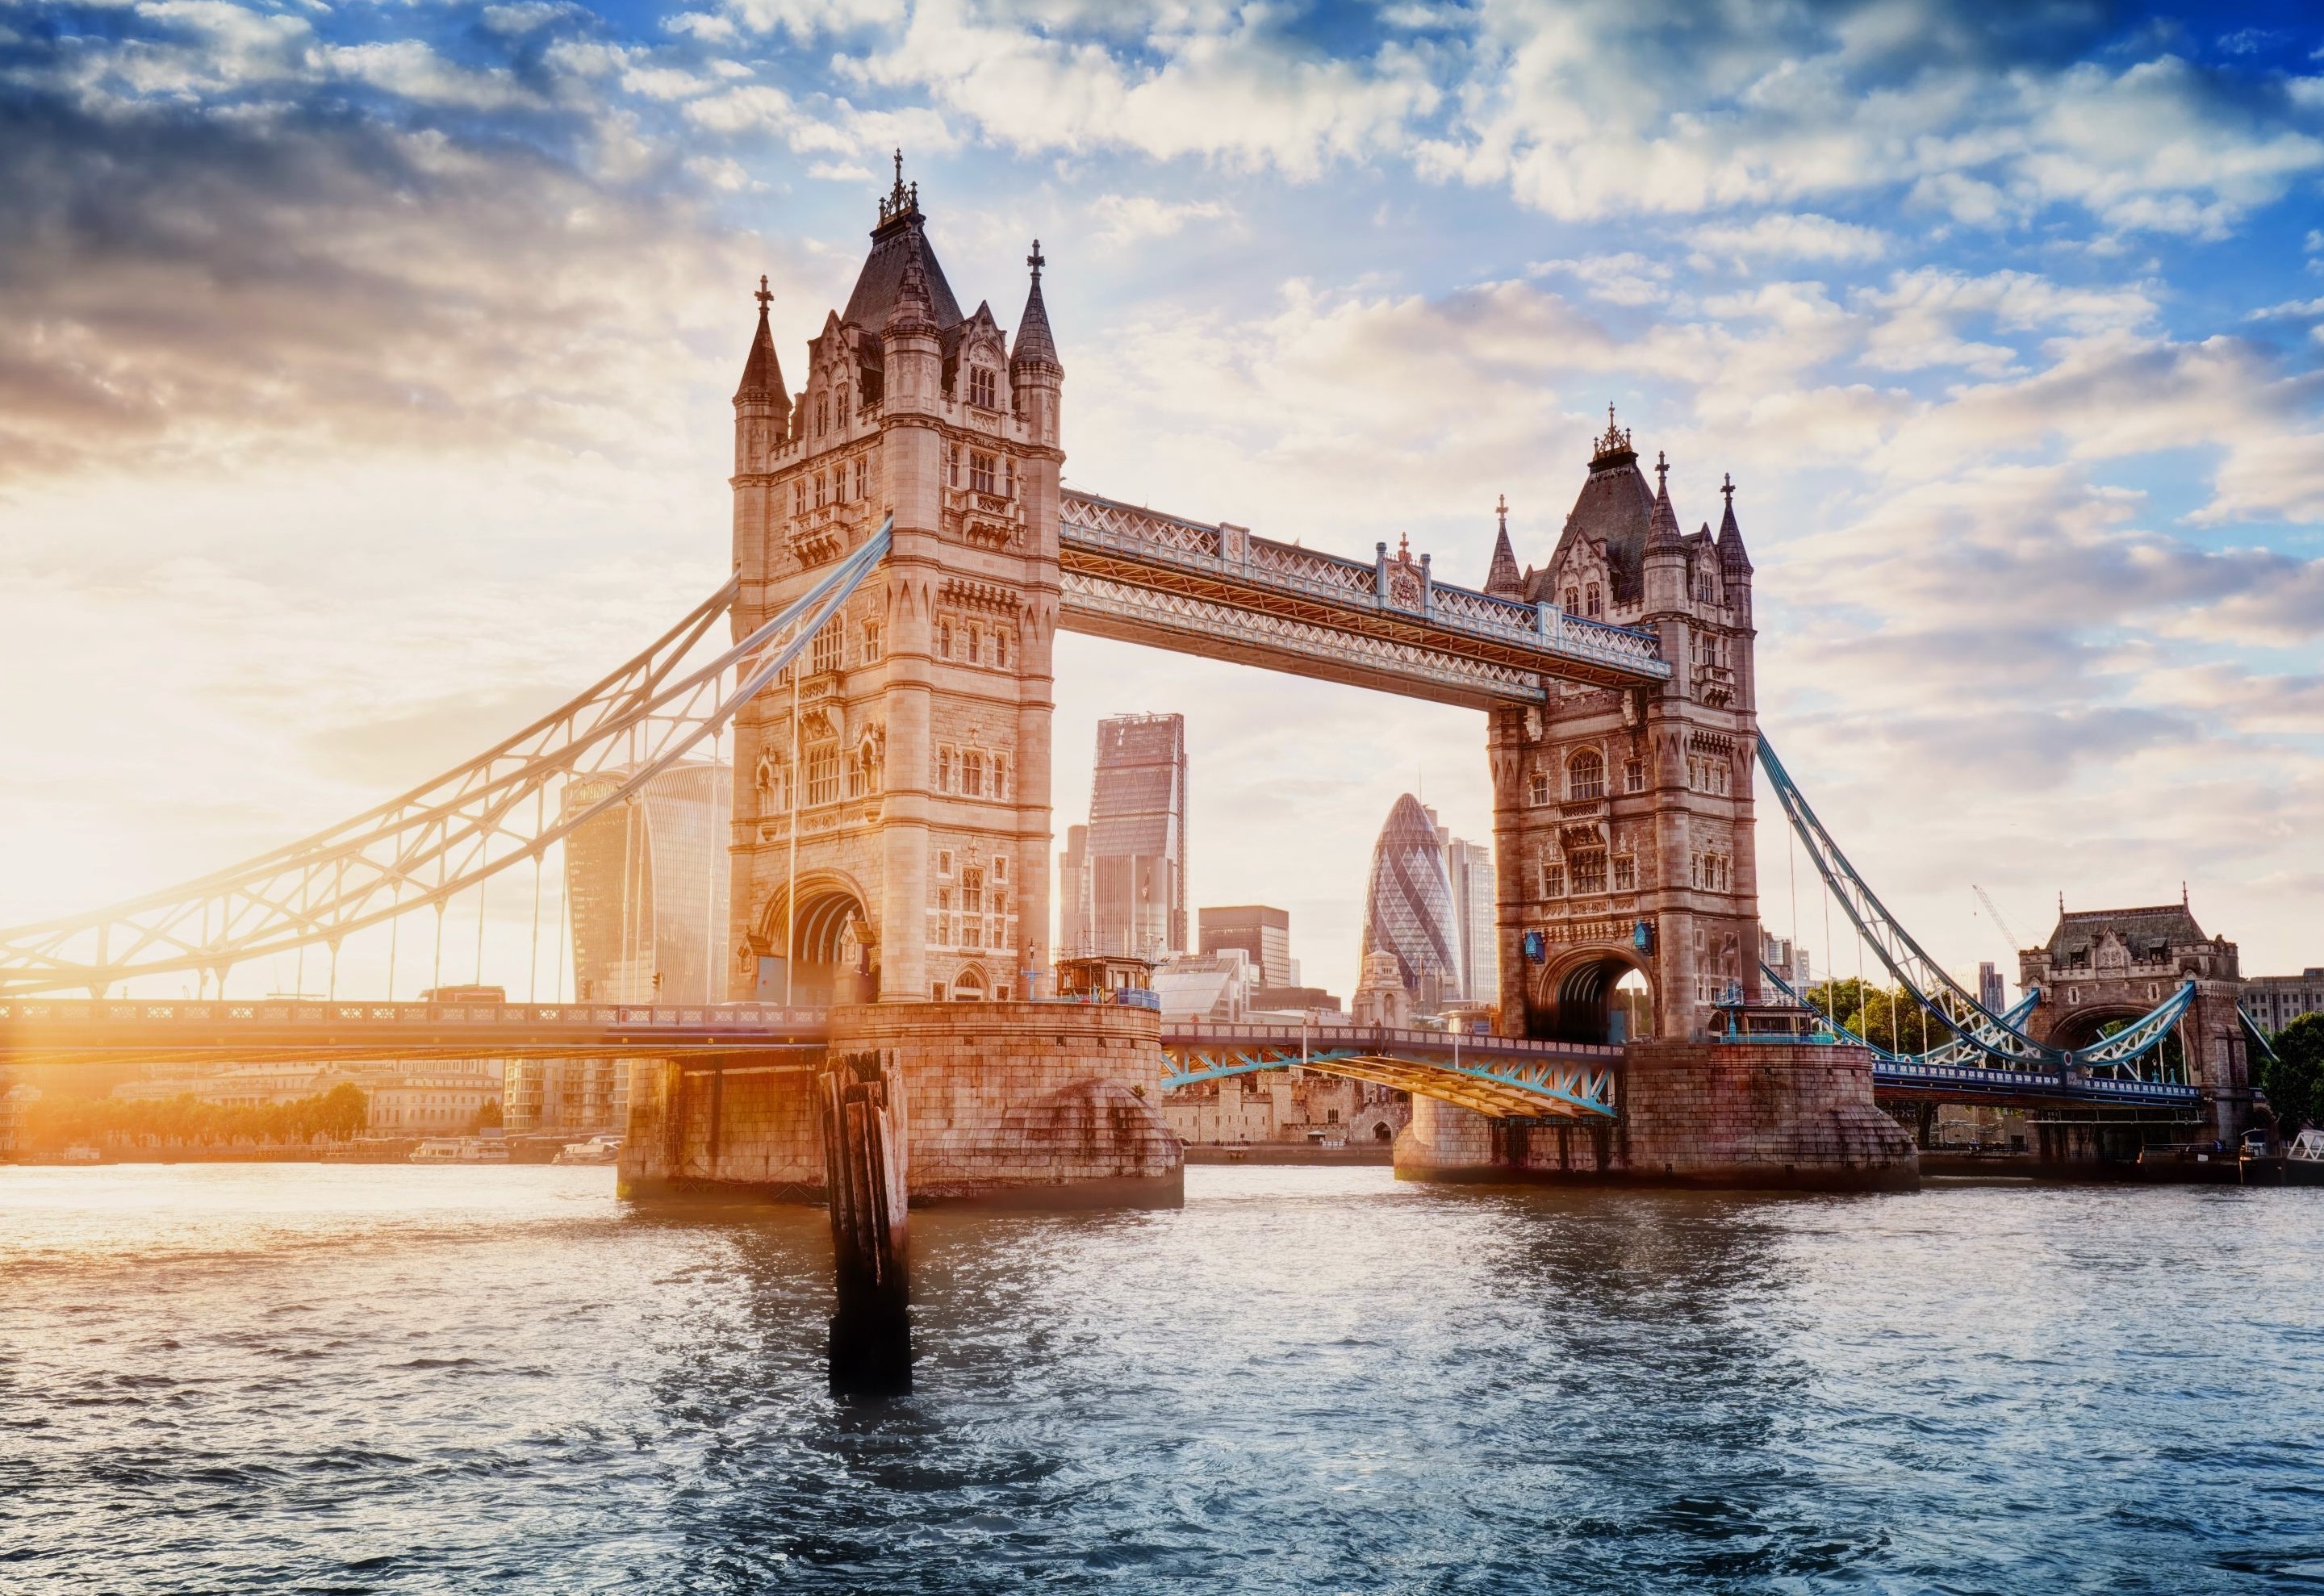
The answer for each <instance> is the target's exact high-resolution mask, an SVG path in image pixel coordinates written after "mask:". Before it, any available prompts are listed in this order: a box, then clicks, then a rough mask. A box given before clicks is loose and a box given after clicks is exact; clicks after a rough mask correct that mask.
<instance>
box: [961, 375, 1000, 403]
mask: <svg viewBox="0 0 2324 1596" xmlns="http://www.w3.org/2000/svg"><path fill="white" fill-rule="evenodd" d="M968 402H969V403H971V404H973V405H974V406H975V407H976V408H977V409H979V410H982V411H989V410H998V409H999V408H1000V406H999V405H998V404H997V403H996V402H995V401H994V399H993V382H992V368H991V367H990V366H983V365H973V366H971V367H969V368H968Z"/></svg>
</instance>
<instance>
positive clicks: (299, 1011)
mask: <svg viewBox="0 0 2324 1596" xmlns="http://www.w3.org/2000/svg"><path fill="white" fill-rule="evenodd" d="M827 1013H828V1011H827V1010H823V1009H814V1008H804V1007H795V1008H785V1007H779V1006H777V1005H773V1004H766V1003H706V1004H705V1003H696V1004H668V1005H660V1004H644V1003H358V1002H341V1001H324V1002H316V1001H312V1000H309V999H303V998H301V999H280V998H265V999H248V998H204V999H190V998H189V999H173V1000H170V1001H152V1000H145V999H126V998H10V999H0V1023H9V1022H14V1023H16V1024H20V1025H40V1026H49V1025H56V1026H79V1025H88V1026H95V1025H157V1026H170V1025H180V1026H187V1027H194V1026H200V1027H215V1026H220V1025H225V1026H237V1025H248V1026H285V1025H288V1026H305V1025H355V1024H360V1025H390V1026H394V1025H434V1026H446V1025H458V1026H511V1027H514V1026H526V1027H540V1026H549V1027H558V1026H563V1027H570V1028H572V1029H588V1030H603V1029H608V1028H613V1029H631V1028H635V1027H669V1028H672V1029H719V1028H730V1027H731V1028H733V1029H749V1030H797V1029H812V1028H814V1027H816V1026H820V1025H822V1024H824V1023H825V1019H826V1017H827Z"/></svg>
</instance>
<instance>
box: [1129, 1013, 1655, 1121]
mask: <svg viewBox="0 0 2324 1596" xmlns="http://www.w3.org/2000/svg"><path fill="white" fill-rule="evenodd" d="M1162 1050H1163V1052H1164V1054H1165V1055H1167V1056H1168V1058H1169V1060H1170V1074H1169V1075H1167V1077H1165V1079H1164V1081H1163V1086H1164V1088H1165V1090H1168V1091H1176V1090H1179V1089H1181V1088H1183V1087H1186V1086H1194V1085H1202V1084H1208V1083H1211V1082H1214V1081H1223V1080H1227V1079H1230V1078H1231V1077H1234V1076H1237V1075H1257V1074H1259V1072H1261V1071H1263V1070H1270V1069H1282V1068H1285V1067H1286V1066H1297V1065H1304V1066H1306V1067H1308V1068H1311V1069H1319V1070H1323V1071H1324V1072H1325V1073H1327V1074H1330V1075H1345V1076H1348V1077H1349V1078H1351V1079H1352V1080H1359V1081H1369V1082H1372V1083H1374V1084H1379V1085H1383V1086H1393V1087H1396V1088H1397V1089H1398V1090H1400V1091H1406V1092H1413V1093H1419V1094H1420V1095H1422V1096H1425V1097H1434V1098H1437V1099H1439V1100H1441V1101H1443V1102H1454V1103H1458V1104H1460V1105H1461V1106H1462V1107H1463V1108H1471V1109H1475V1110H1476V1111H1477V1112H1480V1113H1485V1114H1491V1115H1494V1116H1496V1117H1503V1116H1508V1115H1525V1116H1535V1117H1538V1116H1557V1115H1567V1116H1572V1117H1577V1118H1579V1117H1610V1116H1611V1115H1612V1114H1613V1113H1614V1112H1615V1110H1616V1101H1615V1082H1616V1079H1617V1077H1618V1075H1619V1073H1620V1069H1621V1064H1622V1049H1621V1048H1619V1047H1592V1046H1591V1045H1589V1044H1587V1043H1579V1042H1543V1041H1532V1040H1527V1039H1526V1038H1517V1037H1492V1036H1479V1035H1476V1034H1474V1033H1469V1034H1463V1033H1461V1032H1457V1031H1443V1030H1420V1029H1391V1028H1389V1027H1386V1026H1354V1025H1337V1026H1311V1027H1301V1026H1296V1025H1187V1024H1183V1023H1182V1024H1165V1025H1164V1026H1163V1028H1162Z"/></svg>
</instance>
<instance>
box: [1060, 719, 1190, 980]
mask: <svg viewBox="0 0 2324 1596" xmlns="http://www.w3.org/2000/svg"><path fill="white" fill-rule="evenodd" d="M1071 849H1072V838H1071V835H1070V834H1069V835H1068V837H1067V853H1068V859H1069V860H1070V857H1071ZM1083 859H1084V863H1083V864H1082V869H1083V871H1084V872H1085V875H1086V884H1085V886H1084V889H1083V890H1086V892H1087V893H1088V899H1089V920H1088V927H1087V935H1088V946H1086V947H1081V946H1074V944H1073V943H1072V942H1071V941H1070V940H1068V941H1066V942H1065V943H1064V944H1063V945H1062V946H1063V949H1064V951H1065V952H1067V953H1084V952H1089V953H1131V954H1154V953H1184V952H1185V950H1186V718H1185V716H1184V715H1121V716H1118V717H1116V718H1115V719H1112V720H1104V721H1100V722H1099V723H1098V727H1097V772H1096V780H1094V781H1093V783H1092V785H1091V788H1090V823H1089V839H1088V844H1087V849H1086V852H1085V853H1084V856H1083ZM1065 914H1066V918H1065V926H1066V927H1068V928H1069V929H1070V928H1072V927H1073V924H1074V921H1073V914H1074V911H1073V909H1072V908H1071V907H1070V906H1068V908H1067V909H1066V911H1065Z"/></svg>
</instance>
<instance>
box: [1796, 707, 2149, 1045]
mask: <svg viewBox="0 0 2324 1596" xmlns="http://www.w3.org/2000/svg"><path fill="white" fill-rule="evenodd" d="M1759 765H1760V768H1761V769H1762V770H1766V772H1767V780H1768V782H1769V784H1770V785H1771V786H1773V787H1774V789H1775V798H1776V801H1778V802H1779V803H1781V804H1782V805H1783V807H1784V816H1786V817H1787V818H1788V819H1789V820H1790V821H1791V824H1792V830H1793V832H1794V835H1797V836H1798V837H1799V839H1800V841H1801V843H1802V844H1803V845H1804V846H1805V847H1806V849H1807V851H1808V857H1809V859H1810V860H1811V861H1812V862H1813V863H1814V864H1815V867H1816V871H1817V873H1819V874H1820V875H1821V876H1822V877H1823V881H1824V885H1826V886H1827V887H1829V888H1831V895H1832V896H1833V897H1834V898H1837V899H1839V900H1840V908H1841V909H1843V910H1844V911H1845V912H1846V913H1847V915H1848V918H1849V920H1850V921H1851V922H1852V923H1853V924H1854V925H1855V927H1856V929H1857V931H1858V934H1859V935H1861V936H1863V938H1864V940H1865V941H1866V942H1867V944H1869V945H1870V946H1871V948H1872V951H1873V953H1874V954H1875V955H1877V957H1878V958H1879V960H1880V962H1881V964H1883V965H1885V966H1886V969H1887V971H1888V973H1889V974H1891V975H1893V976H1894V977H1895V979H1896V980H1897V981H1898V982H1899V983H1902V984H1903V985H1904V989H1905V991H1906V992H1909V993H1911V994H1912V997H1913V999H1914V1001H1916V1002H1918V1003H1919V1004H1920V1005H1921V1007H1922V1008H1923V1009H1924V1010H1927V1011H1928V1012H1929V1013H1930V1014H1932V1015H1933V1016H1935V1017H1936V1019H1937V1022H1938V1023H1939V1024H1941V1025H1942V1026H1943V1027H1944V1028H1945V1029H1948V1030H1950V1031H1951V1032H1952V1033H1953V1036H1954V1037H1955V1038H1957V1040H1958V1041H1959V1042H1960V1044H1961V1046H1962V1047H1964V1048H1965V1049H1968V1050H1969V1051H1970V1052H1974V1053H1977V1054H1980V1055H1982V1056H1985V1057H1987V1058H1990V1059H1993V1060H1995V1061H1996V1062H1997V1063H1998V1064H1999V1065H2000V1066H2002V1067H2003V1068H2006V1069H2030V1070H2038V1071H2045V1072H2052V1073H2054V1072H2055V1071H2058V1070H2060V1069H2064V1068H2068V1067H2071V1068H2074V1069H2079V1070H2116V1071H2121V1072H2125V1073H2126V1074H2128V1075H2133V1076H2140V1075H2144V1074H2145V1073H2148V1072H2152V1071H2153V1070H2155V1069H2157V1068H2159V1066H2160V1065H2161V1062H2162V1058H2163V1055H2162V1052H2161V1044H2162V1042H2163V1038H2166V1037H2168V1036H2169V1035H2170V1034H2171V1032H2172V1030H2173V1029H2176V1028H2177V1026H2178V1024H2179V1021H2180V1020H2181V1019H2182V1018H2184V1017H2185V1015H2186V1012H2187V1010H2188V1007H2189V1005H2190V1004H2191V1003H2192V1002H2193V1001H2194V1000H2195V988H2194V983H2192V982H2191V981H2190V982H2189V983H2187V984H2185V985H2183V986H2181V988H2180V989H2179V990H2178V991H2177V992H2173V993H2172V995H2171V996H2170V997H2169V998H2167V999H2165V1000H2164V1001H2163V1002H2162V1003H2160V1004H2159V1005H2157V1006H2156V1007H2155V1008H2154V1009H2153V1010H2152V1011H2151V1012H2149V1013H2146V1014H2144V1015H2142V1016H2140V1017H2139V1018H2138V1019H2135V1020H2133V1021H2132V1022H2131V1023H2130V1024H2129V1025H2127V1026H2126V1027H2124V1028H2123V1029H2121V1030H2119V1031H2116V1033H2115V1034H2114V1035H2112V1036H2110V1037H2107V1038H2102V1039H2100V1040H2099V1041H2098V1042H2096V1043H2094V1044H2092V1045H2091V1046H2089V1047H2079V1048H2066V1047H2054V1046H2052V1044H2050V1043H2048V1042H2043V1041H2037V1040H2036V1039H2035V1038H2033V1037H2030V1036H2027V1035H2026V1034H2025V1032H2024V1030H2023V1029H2019V1027H2020V1025H2021V1024H2022V1020H2015V1019H2011V1018H2009V1017H2008V1016H2005V1015H2000V1014H1996V1013H1995V1012H1993V1010H1990V1009H1987V1007H1986V1006H1985V1005H1984V1004H1983V1003H1980V1002H1979V1001H1978V1000H1977V999H1976V998H1974V997H1972V996H1971V995H1970V994H1969V992H1968V991H1967V990H1966V989H1964V988H1963V987H1962V986H1961V984H1960V983H1959V982H1957V981H1955V980H1954V979H1953V978H1952V976H1951V975H1950V974H1949V973H1946V971H1945V968H1944V966H1943V965H1941V964H1938V963H1937V961H1936V960H1935V959H1933V958H1932V957H1930V956H1929V955H1928V953H1927V952H1926V951H1925V950H1924V949H1923V947H1922V946H1921V945H1920V944H1919V943H1918V942H1915V941H1914V939H1913V936H1912V933H1910V932H1909V931H1907V930H1905V929H1904V926H1903V925H1902V924H1900V923H1899V922H1898V921H1897V919H1896V917H1895V916H1894V915H1892V914H1890V913H1889V912H1888V909H1887V906H1886V905H1885V904H1883V903H1882V902H1881V901H1880V899H1878V898H1877V897H1876V896H1875V895H1874V894H1873V891H1872V889H1871V888H1870V887H1869V886H1867V885H1866V884H1865V881H1864V878H1863V877H1862V876H1861V875H1859V874H1858V873H1857V870H1856V867H1855V866H1854V865H1853V864H1850V863H1849V861H1848V855H1847V854H1845V853H1841V852H1840V844H1838V843H1836V842H1834V841H1833V840H1832V836H1831V833H1830V832H1829V831H1827V830H1825V829H1824V825H1823V822H1822V821H1821V820H1819V819H1817V818H1816V814H1815V811H1814V810H1813V809H1812V808H1811V807H1809V806H1808V801H1807V798H1806V796H1805V795H1804V794H1803V793H1802V792H1801V791H1800V789H1799V785H1798V784H1797V783H1796V782H1794V780H1792V778H1791V773H1790V772H1789V771H1788V770H1784V765H1783V761H1780V760H1778V759H1777V758H1776V757H1775V750H1774V749H1773V748H1771V747H1770V746H1768V743H1767V740H1766V737H1765V736H1764V735H1763V736H1761V737H1760V739H1759Z"/></svg>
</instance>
